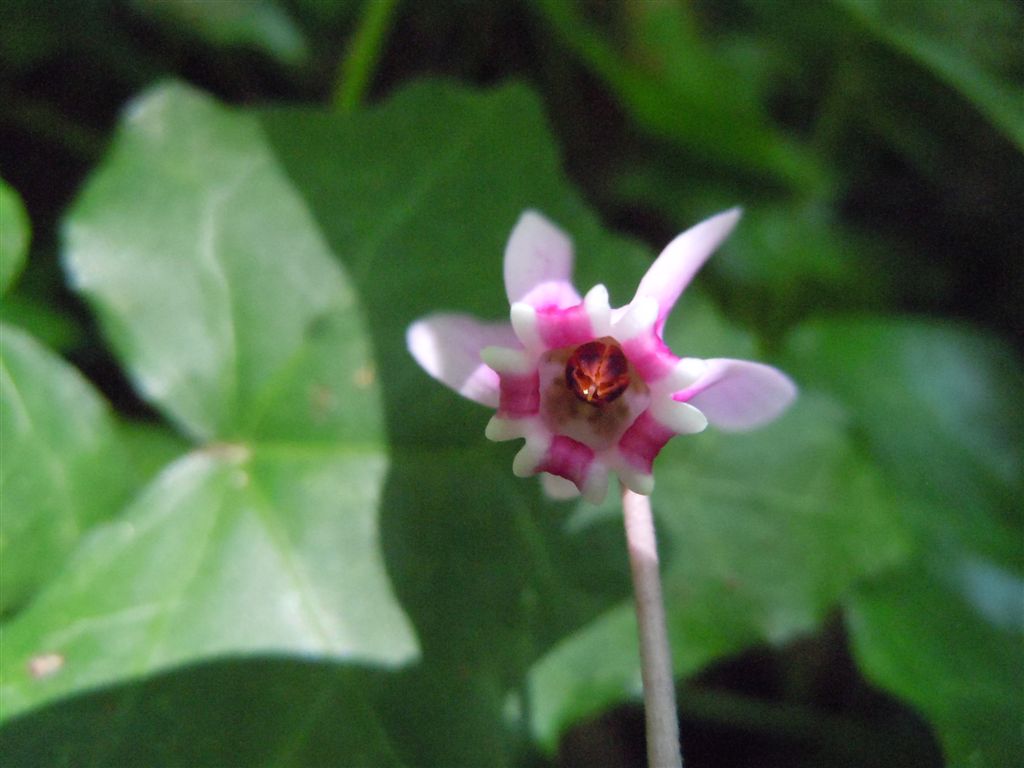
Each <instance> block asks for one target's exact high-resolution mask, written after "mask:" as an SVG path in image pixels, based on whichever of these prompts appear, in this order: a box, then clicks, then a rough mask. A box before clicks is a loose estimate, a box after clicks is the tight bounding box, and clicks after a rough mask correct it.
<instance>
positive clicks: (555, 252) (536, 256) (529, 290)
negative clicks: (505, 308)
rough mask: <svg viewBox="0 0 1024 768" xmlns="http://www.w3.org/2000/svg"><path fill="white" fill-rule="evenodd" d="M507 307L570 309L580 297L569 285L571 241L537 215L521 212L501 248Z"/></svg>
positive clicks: (570, 275) (533, 212)
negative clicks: (506, 242)
mask: <svg viewBox="0 0 1024 768" xmlns="http://www.w3.org/2000/svg"><path fill="white" fill-rule="evenodd" d="M505 292H506V293H507V294H508V301H509V304H514V303H515V302H517V301H523V302H526V303H528V304H531V305H533V306H535V307H544V306H551V305H554V306H557V307H559V308H564V307H571V306H572V305H574V304H578V303H579V301H580V295H579V294H578V293H577V292H576V289H575V288H573V285H572V241H571V240H570V239H569V237H568V235H566V234H565V233H564V232H563V231H562V230H560V229H559V228H558V227H556V226H555V225H554V224H552V223H551V222H550V221H548V220H547V219H546V218H544V217H543V216H542V215H541V214H539V213H537V211H524V212H523V214H522V215H521V216H520V217H519V221H518V222H517V223H516V226H515V228H514V229H513V230H512V234H511V236H509V240H508V245H506V246H505Z"/></svg>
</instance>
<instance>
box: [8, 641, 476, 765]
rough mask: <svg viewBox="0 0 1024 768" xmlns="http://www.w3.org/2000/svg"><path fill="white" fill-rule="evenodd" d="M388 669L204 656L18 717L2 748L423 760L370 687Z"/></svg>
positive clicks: (161, 761) (215, 757)
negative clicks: (390, 722)
mask: <svg viewBox="0 0 1024 768" xmlns="http://www.w3.org/2000/svg"><path fill="white" fill-rule="evenodd" d="M380 674H381V673H380V672H371V671H369V670H366V669H359V668H353V667H350V666H343V665H330V664H325V663H320V664H315V663H310V662H308V661H304V660H298V659H291V660H285V659H273V660H268V659H250V660H234V661H222V662H217V663H212V664H205V665H203V666H200V667H195V668H191V669H187V670H182V671H178V672H176V673H168V674H163V675H158V676H156V677H154V678H152V679H148V680H143V681H139V682H136V683H133V684H131V685H128V686H125V687H124V688H122V689H113V690H104V691H98V692H95V693H91V694H88V695H85V696H82V697H80V698H77V699H72V700H69V701H64V702H60V703H58V704H55V705H52V706H50V707H48V708H46V709H44V710H42V711H41V712H39V713H37V714H35V715H34V716H33V717H27V718H21V719H16V720H14V721H12V722H11V723H9V724H8V725H7V726H6V727H5V728H4V730H3V731H0V751H2V752H3V755H4V760H5V764H6V765H12V766H14V765H24V766H34V765H46V766H52V767H53V768H57V767H58V766H61V767H65V766H66V767H67V768H72V766H75V765H83V764H84V765H116V766H119V767H120V768H129V767H131V768H153V766H214V765H216V766H264V765H286V766H311V768H312V767H313V766H326V765H339V766H348V765H351V766H356V765H360V766H362V765H365V766H369V765H372V766H381V767H382V768H383V767H385V766H387V767H388V768H394V767H396V766H403V765H408V766H412V765H422V763H420V762H419V761H408V762H407V761H405V760H403V759H401V758H400V757H399V755H398V754H397V751H398V749H399V746H400V745H399V744H397V743H396V742H395V740H393V739H392V738H390V736H389V734H388V733H387V732H386V730H385V728H384V727H383V724H382V721H381V717H380V711H379V709H378V708H377V706H376V701H375V700H374V699H373V697H372V696H371V695H370V691H372V690H373V689H374V688H377V687H379V680H378V676H379V675H380ZM183 712H187V713H188V716H187V717H186V716H183V715H182V713H183ZM226 734H229V736H226ZM58 735H59V736H58ZM465 764H467V765H468V764H470V763H465Z"/></svg>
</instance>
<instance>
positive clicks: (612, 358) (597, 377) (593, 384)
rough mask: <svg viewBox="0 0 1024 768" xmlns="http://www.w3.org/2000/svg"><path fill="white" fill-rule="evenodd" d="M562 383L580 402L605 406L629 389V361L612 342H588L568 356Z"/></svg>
mask: <svg viewBox="0 0 1024 768" xmlns="http://www.w3.org/2000/svg"><path fill="white" fill-rule="evenodd" d="M565 382H566V384H568V386H569V389H571V390H572V391H573V394H575V395H576V397H578V398H579V399H580V400H582V401H583V402H585V403H588V404H590V405H593V406H602V405H606V404H607V403H610V402H612V401H614V400H616V399H617V398H618V397H619V396H620V395H622V393H623V392H625V391H626V389H627V387H629V361H627V360H626V356H625V355H624V354H623V352H622V349H621V348H620V347H619V345H618V344H615V343H614V342H612V341H611V340H608V341H590V342H587V343H586V344H583V345H581V346H579V347H577V348H576V349H575V350H573V353H572V354H571V355H570V356H569V361H568V362H567V363H566V364H565Z"/></svg>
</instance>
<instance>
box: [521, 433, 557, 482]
mask: <svg viewBox="0 0 1024 768" xmlns="http://www.w3.org/2000/svg"><path fill="white" fill-rule="evenodd" d="M550 445H551V437H550V435H541V434H534V435H527V436H526V442H525V443H524V444H523V447H522V448H520V449H519V453H517V454H516V456H515V458H514V459H512V474H513V475H515V476H516V477H529V476H530V475H533V474H536V473H537V467H538V466H540V463H541V462H542V461H543V460H544V456H545V455H546V454H547V452H548V448H549V447H550Z"/></svg>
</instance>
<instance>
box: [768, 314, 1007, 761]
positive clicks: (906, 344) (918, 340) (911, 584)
mask: <svg viewBox="0 0 1024 768" xmlns="http://www.w3.org/2000/svg"><path fill="white" fill-rule="evenodd" d="M787 365H789V366H791V368H792V370H794V371H795V372H796V373H797V375H799V376H801V377H802V378H803V379H804V380H805V382H807V384H808V386H813V387H818V388H822V389H827V390H828V391H830V392H833V393H835V394H836V395H837V396H838V397H840V398H842V399H843V400H844V401H845V402H846V404H847V405H848V407H849V409H850V413H851V414H852V416H853V418H854V423H855V427H856V429H857V432H858V433H859V434H860V435H862V436H863V439H864V442H865V445H866V448H867V449H868V451H869V452H870V453H872V454H873V455H874V456H875V457H876V460H877V462H878V464H879V466H880V468H881V469H882V470H883V471H884V472H885V473H886V476H887V481H888V482H889V484H890V485H891V487H892V488H893V489H894V490H895V491H896V492H898V493H900V494H901V495H902V496H903V501H902V503H901V504H900V505H899V507H898V509H899V511H900V512H901V514H902V515H903V517H904V518H905V519H906V521H907V522H908V524H909V525H910V526H912V527H913V529H914V531H915V539H916V540H917V547H918V550H919V555H918V557H917V558H916V564H915V565H912V566H911V567H909V568H908V569H906V570H904V571H898V572H896V573H894V574H892V575H891V576H889V577H888V578H886V579H885V580H881V581H879V582H878V583H874V584H870V585H866V586H865V587H864V588H863V589H861V590H858V591H857V592H856V593H855V594H854V595H853V596H852V598H851V600H850V601H849V603H848V605H849V615H850V626H851V634H852V637H853V647H854V651H855V654H856V656H857V658H858V660H859V661H860V663H861V664H862V665H863V667H864V669H865V671H866V672H867V673H868V675H869V676H870V677H871V678H872V679H873V680H874V681H875V683H876V684H878V685H879V686H881V687H883V688H887V689H889V690H891V691H893V692H894V693H896V694H898V695H900V696H903V697H905V698H906V699H907V700H909V701H910V702H912V703H913V704H915V705H916V706H918V707H920V708H921V710H922V711H923V712H924V713H925V714H926V715H928V716H929V717H930V718H931V719H932V721H933V723H934V725H935V726H936V728H937V730H938V733H939V735H940V737H941V739H942V742H943V744H944V745H945V747H946V750H947V752H948V755H949V757H950V759H952V760H954V761H965V763H964V764H966V765H974V764H979V763H977V760H978V759H979V758H981V759H985V760H990V761H991V762H988V763H987V764H990V765H1011V764H1014V763H1017V762H1020V757H1021V755H1024V749H1022V747H1024V744H1022V743H1021V740H1020V732H1019V724H1020V712H1021V711H1022V710H1021V703H1022V697H1021V691H1022V690H1024V686H1022V684H1021V675H1020V670H1021V669H1024V667H1022V665H1021V651H1020V649H1021V647H1022V646H1021V639H1022V638H1021V630H1022V626H1021V615H1022V613H1021V609H1022V607H1024V606H1022V605H1021V594H1022V592H1021V586H1022V582H1021V576H1020V574H1021V572H1022V568H1024V517H1022V515H1021V510H1020V506H1019V500H1020V498H1021V491H1022V488H1021V483H1022V477H1021V474H1020V468H1021V466H1022V443H1024V440H1022V438H1024V417H1022V415H1021V413H1020V409H1019V407H1018V405H1019V404H1018V402H1017V401H1018V400H1019V393H1020V392H1021V391H1022V386H1024V376H1022V373H1021V370H1020V367H1019V365H1018V364H1017V363H1016V358H1015V355H1014V353H1013V352H1012V351H1011V350H1010V349H1009V348H1008V347H1007V346H1006V345H1004V344H1001V343H999V342H998V341H997V340H995V339H993V338H992V337H990V336H988V335H985V334H982V333H979V332H977V331H973V330H970V329H967V328H964V327H960V326H956V325H952V324H940V323H934V322H926V321H911V320H895V319H849V320H834V321H829V322H820V323H815V324H813V325H809V326H807V327H805V328H803V329H801V330H800V331H798V332H797V333H795V334H794V335H793V337H792V339H791V340H790V344H789V353H788V356H787ZM1011 755H1013V756H1015V757H1016V759H1012V758H1011V757H1010V756H1011ZM980 764H983V765H984V764H986V763H985V762H982V763H980Z"/></svg>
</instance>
